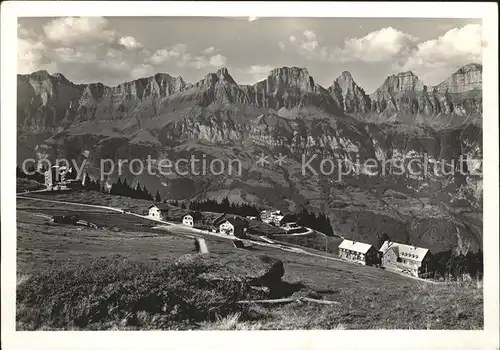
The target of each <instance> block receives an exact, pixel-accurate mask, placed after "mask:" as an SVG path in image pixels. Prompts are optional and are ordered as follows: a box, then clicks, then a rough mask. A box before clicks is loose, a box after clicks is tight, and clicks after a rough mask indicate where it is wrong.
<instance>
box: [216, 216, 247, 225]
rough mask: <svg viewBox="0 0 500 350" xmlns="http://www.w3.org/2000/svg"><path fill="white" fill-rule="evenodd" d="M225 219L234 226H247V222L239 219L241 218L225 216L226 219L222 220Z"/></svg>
mask: <svg viewBox="0 0 500 350" xmlns="http://www.w3.org/2000/svg"><path fill="white" fill-rule="evenodd" d="M225 221H227V222H229V223H230V224H231V225H233V226H234V227H236V226H244V227H246V226H248V223H247V222H246V221H244V220H241V219H239V218H227V219H226V220H224V221H223V222H225ZM223 222H221V224H222V223H223Z"/></svg>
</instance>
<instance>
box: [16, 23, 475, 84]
mask: <svg viewBox="0 0 500 350" xmlns="http://www.w3.org/2000/svg"><path fill="white" fill-rule="evenodd" d="M481 30H482V29H481V21H480V20H478V19H417V18H391V19H383V18H256V17H245V18H243V17H239V18H235V17H233V18H230V17H106V18H104V17H59V18H48V17H46V18H19V21H18V68H17V71H18V73H21V74H26V73H31V72H33V71H36V70H40V69H45V70H47V71H48V72H49V73H51V74H54V73H62V74H64V75H65V76H66V78H68V79H69V80H71V81H73V82H75V83H90V82H102V83H104V84H106V85H110V86H113V85H117V84H119V83H122V82H124V81H130V80H133V79H137V78H141V77H147V76H151V75H153V74H156V73H159V72H161V73H168V74H170V75H172V76H178V75H180V76H182V77H183V78H184V80H186V81H187V82H196V81H198V80H200V79H202V78H203V77H204V76H205V75H206V74H207V73H210V72H215V71H216V70H217V69H218V68H221V67H227V69H228V70H229V73H230V74H231V75H232V76H233V78H234V79H235V80H236V82H238V83H239V84H254V83H256V82H257V81H260V80H263V79H265V78H266V76H267V75H268V73H269V71H270V70H272V69H274V68H278V67H284V66H296V67H305V68H307V70H308V71H309V73H310V75H311V76H312V77H313V78H314V80H315V82H316V83H318V84H320V85H322V86H324V87H329V86H331V85H332V83H333V81H334V80H335V79H336V78H337V77H338V76H339V75H340V74H341V73H342V72H343V71H349V72H350V73H351V74H352V76H353V78H354V80H355V81H356V82H357V83H358V85H360V86H361V87H363V88H364V89H365V91H366V92H368V93H371V92H373V91H374V90H375V89H376V88H377V87H379V86H380V85H381V84H382V83H383V82H384V80H385V78H386V77H387V76H389V75H391V74H397V73H399V72H403V71H408V70H411V71H413V72H414V73H415V74H416V75H417V76H419V78H420V79H421V80H422V81H423V82H424V83H425V84H427V85H436V84H439V83H440V82H442V81H443V80H445V79H446V78H448V77H449V76H450V75H451V74H452V73H453V72H455V71H456V70H457V69H459V68H460V67H462V66H464V65H466V64H468V63H481V48H482V41H481Z"/></svg>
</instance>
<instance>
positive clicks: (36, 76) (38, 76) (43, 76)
mask: <svg viewBox="0 0 500 350" xmlns="http://www.w3.org/2000/svg"><path fill="white" fill-rule="evenodd" d="M29 76H30V80H37V81H42V80H47V79H50V77H51V75H50V74H49V72H47V71H46V70H39V71H36V72H33V73H31V74H30V75H29Z"/></svg>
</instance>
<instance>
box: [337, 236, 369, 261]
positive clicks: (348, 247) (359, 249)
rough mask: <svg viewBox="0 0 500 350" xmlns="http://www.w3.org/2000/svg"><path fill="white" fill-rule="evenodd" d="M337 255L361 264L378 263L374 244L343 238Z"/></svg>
mask: <svg viewBox="0 0 500 350" xmlns="http://www.w3.org/2000/svg"><path fill="white" fill-rule="evenodd" d="M339 256H340V257H341V258H342V259H347V260H351V261H354V262H357V263H360V264H362V265H375V264H378V263H379V258H378V252H377V249H375V247H374V246H372V245H371V244H368V243H361V242H355V241H350V240H348V239H344V240H343V241H342V243H340V245H339Z"/></svg>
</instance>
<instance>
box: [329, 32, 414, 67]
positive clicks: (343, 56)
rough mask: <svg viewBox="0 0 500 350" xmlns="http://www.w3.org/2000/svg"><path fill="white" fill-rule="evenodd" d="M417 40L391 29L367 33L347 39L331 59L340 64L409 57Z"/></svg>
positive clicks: (333, 52)
mask: <svg viewBox="0 0 500 350" xmlns="http://www.w3.org/2000/svg"><path fill="white" fill-rule="evenodd" d="M417 40H418V38H416V37H414V36H412V35H410V34H407V33H404V32H402V31H400V30H397V29H394V28H392V27H387V28H382V29H380V30H377V31H374V32H371V33H368V34H367V35H365V36H364V37H361V38H352V39H347V40H345V42H344V45H343V47H341V48H336V49H334V50H332V52H331V56H332V57H331V59H332V60H336V61H341V62H348V61H366V62H382V61H390V60H393V59H395V58H400V57H403V56H408V55H410V54H411V53H412V52H413V51H414V50H415V49H416V46H417V44H416V41H417Z"/></svg>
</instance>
